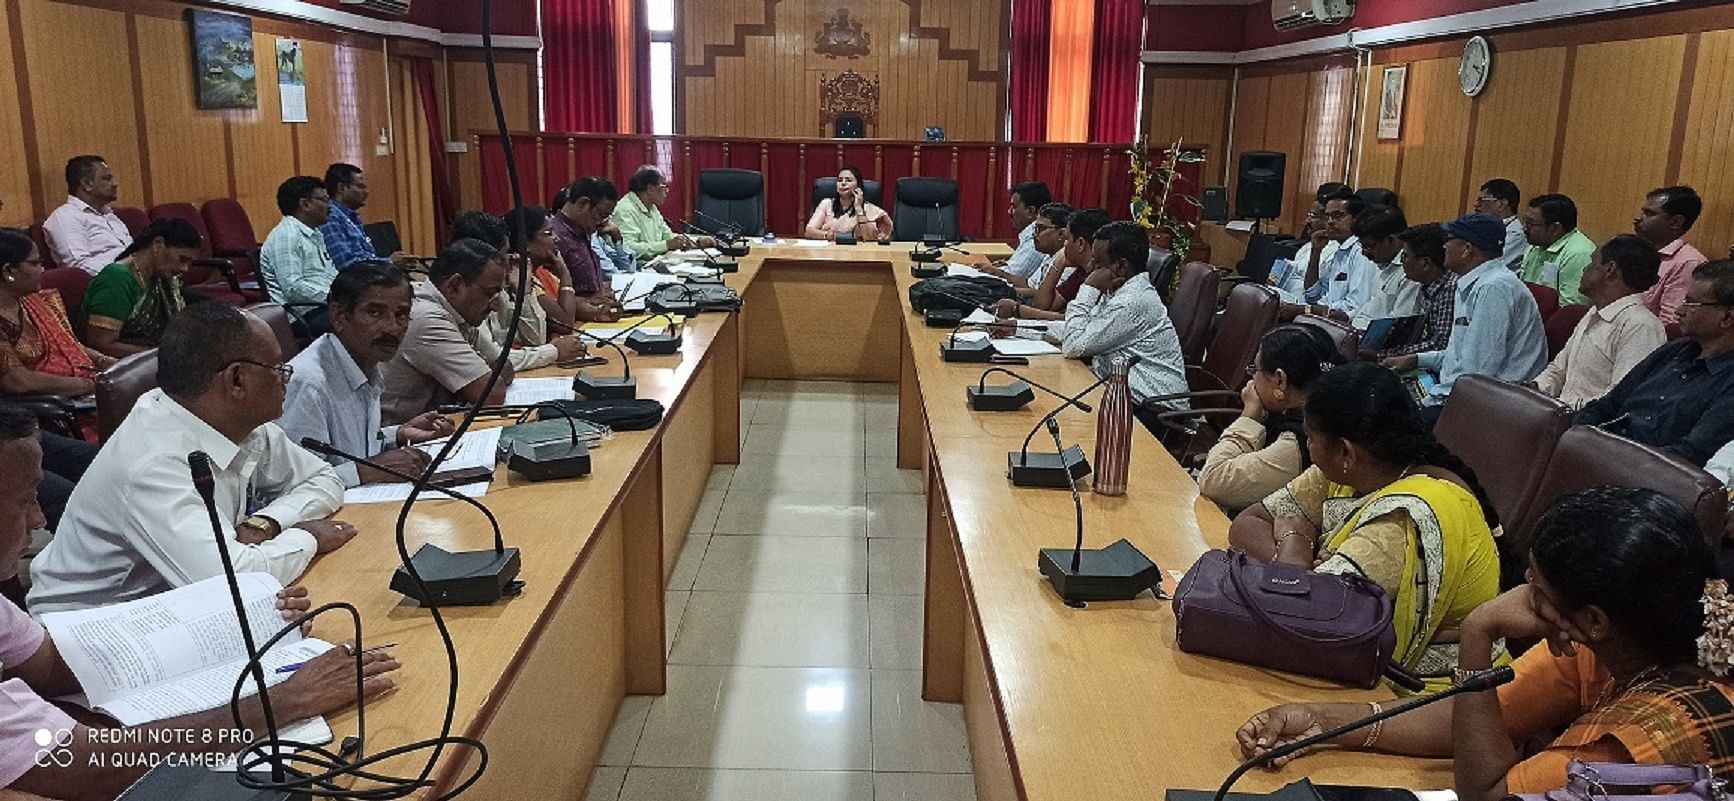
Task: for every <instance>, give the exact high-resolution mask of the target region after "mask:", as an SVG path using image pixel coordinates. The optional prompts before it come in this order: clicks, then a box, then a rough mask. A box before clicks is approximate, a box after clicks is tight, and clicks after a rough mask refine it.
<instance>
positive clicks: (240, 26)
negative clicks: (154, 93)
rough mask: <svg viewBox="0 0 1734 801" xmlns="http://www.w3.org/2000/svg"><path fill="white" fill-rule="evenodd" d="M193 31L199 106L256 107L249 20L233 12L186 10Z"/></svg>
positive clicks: (256, 87)
mask: <svg viewBox="0 0 1734 801" xmlns="http://www.w3.org/2000/svg"><path fill="white" fill-rule="evenodd" d="M188 14H189V16H190V19H191V22H192V25H191V27H192V31H193V75H194V78H193V82H194V86H195V89H196V91H197V92H198V107H199V108H201V109H225V108H258V107H259V83H258V74H257V73H258V68H257V66H256V65H255V64H254V62H253V20H251V19H248V18H247V17H238V16H235V15H234V14H219V13H216V12H214V11H199V10H193V11H189V12H188Z"/></svg>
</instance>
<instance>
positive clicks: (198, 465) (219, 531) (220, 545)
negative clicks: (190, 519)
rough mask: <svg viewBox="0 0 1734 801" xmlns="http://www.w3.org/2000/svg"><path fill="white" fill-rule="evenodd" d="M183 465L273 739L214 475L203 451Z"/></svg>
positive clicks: (277, 767) (233, 701) (277, 770)
mask: <svg viewBox="0 0 1734 801" xmlns="http://www.w3.org/2000/svg"><path fill="white" fill-rule="evenodd" d="M187 468H188V469H189V470H190V471H191V472H192V474H193V486H194V487H195V488H197V489H198V491H199V499H200V500H203V501H204V502H205V513H206V514H208V515H210V518H211V533H212V534H214V535H215V536H216V540H217V557H218V558H219V559H221V560H222V563H223V577H224V578H226V579H228V581H229V600H230V601H232V602H233V603H234V604H235V622H236V623H238V624H239V625H240V626H241V643H242V644H243V645H244V646H245V647H246V648H247V660H248V664H247V669H248V672H249V673H251V674H252V676H253V684H254V686H255V687H257V688H258V690H259V706H260V707H261V708H263V709H264V711H265V731H266V734H267V735H269V739H270V742H273V743H275V742H277V714H276V712H274V711H272V709H271V696H270V694H269V693H267V692H266V690H265V668H264V666H263V665H262V664H260V662H259V647H258V645H257V644H256V643H254V641H253V627H252V626H249V625H247V604H246V602H244V601H242V600H241V585H240V583H238V582H237V581H236V580H235V563H234V562H233V561H232V560H230V558H229V538H228V536H227V535H225V534H224V533H223V519H222V516H221V515H219V514H217V478H216V474H215V473H214V472H213V471H212V470H211V457H210V456H209V455H208V454H206V453H205V452H204V451H193V452H192V453H189V454H187ZM239 700H240V699H239V693H236V694H235V695H234V696H231V697H230V699H229V707H230V713H231V714H232V715H233V716H234V718H235V720H237V721H239V720H240V719H241V712H240V708H239ZM283 775H284V774H283V763H282V761H281V760H276V759H274V760H271V781H273V782H276V783H279V784H281V783H282V782H283Z"/></svg>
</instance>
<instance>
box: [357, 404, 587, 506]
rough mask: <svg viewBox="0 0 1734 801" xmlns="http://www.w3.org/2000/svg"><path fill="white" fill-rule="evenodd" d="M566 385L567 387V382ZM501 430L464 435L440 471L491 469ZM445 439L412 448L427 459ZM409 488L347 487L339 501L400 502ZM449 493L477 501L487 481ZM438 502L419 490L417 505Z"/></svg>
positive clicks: (434, 495)
mask: <svg viewBox="0 0 1734 801" xmlns="http://www.w3.org/2000/svg"><path fill="white" fill-rule="evenodd" d="M567 386H570V383H568V384H567ZM503 430H505V429H503V428H484V429H481V430H479V431H470V432H468V433H465V434H464V438H463V439H461V440H458V446H457V447H456V448H454V449H453V450H452V455H451V457H450V458H448V459H446V460H445V462H443V463H441V464H440V472H445V471H448V470H465V469H468V468H472V467H488V468H491V467H493V466H494V464H495V463H496V462H498V461H499V450H500V432H501V431H503ZM447 439H450V437H445V438H441V439H436V440H433V441H432V442H423V443H422V444H420V445H417V446H416V447H417V448H420V449H422V450H424V451H427V453H428V455H429V456H433V455H435V454H437V453H439V450H440V448H443V447H445V444H446V440H447ZM412 486H413V485H412V484H410V482H407V481H404V482H396V483H391V484H362V485H361V486H359V487H350V488H349V489H347V490H344V491H343V502H344V503H403V502H404V501H405V500H408V499H409V491H410V488H411V487H412ZM451 490H452V491H453V492H456V493H458V494H459V495H463V496H465V497H468V498H480V497H482V496H484V495H487V494H488V482H486V481H478V482H476V483H474V484H464V485H462V486H457V487H452V488H451ZM441 500H451V498H450V497H448V496H447V495H446V494H445V493H443V492H429V491H427V490H423V491H422V494H421V495H420V496H419V497H418V500H417V502H418V503H419V502H420V501H441Z"/></svg>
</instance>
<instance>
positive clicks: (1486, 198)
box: [1475, 178, 1529, 272]
mask: <svg viewBox="0 0 1734 801" xmlns="http://www.w3.org/2000/svg"><path fill="white" fill-rule="evenodd" d="M1522 204H1523V195H1522V194H1520V193H1519V192H1518V191H1517V184H1515V183H1513V182H1512V181H1510V180H1508V179H1505V178H1494V179H1493V180H1491V181H1488V182H1487V183H1484V184H1482V185H1481V194H1479V195H1476V196H1475V210H1476V211H1478V212H1481V213H1482V214H1489V215H1492V216H1494V217H1498V218H1499V219H1500V220H1501V221H1503V222H1504V223H1505V250H1504V252H1502V253H1500V255H1499V259H1498V261H1499V262H1500V263H1501V264H1504V265H1505V266H1507V267H1510V268H1511V270H1512V271H1513V272H1516V271H1518V270H1521V269H1523V257H1524V254H1526V253H1528V252H1529V240H1528V239H1526V238H1524V233H1523V218H1522V217H1521V216H1519V215H1518V213H1517V211H1518V207H1519V206H1521V205H1522Z"/></svg>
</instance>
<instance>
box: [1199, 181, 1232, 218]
mask: <svg viewBox="0 0 1734 801" xmlns="http://www.w3.org/2000/svg"><path fill="white" fill-rule="evenodd" d="M1204 219H1206V220H1209V221H1211V222H1228V187H1226V186H1207V187H1204Z"/></svg>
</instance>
